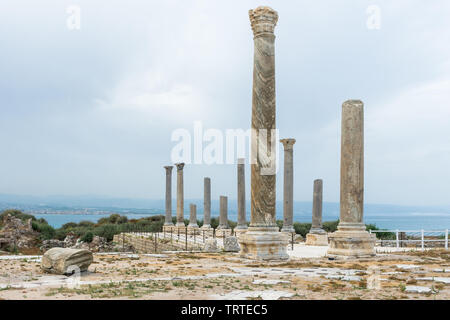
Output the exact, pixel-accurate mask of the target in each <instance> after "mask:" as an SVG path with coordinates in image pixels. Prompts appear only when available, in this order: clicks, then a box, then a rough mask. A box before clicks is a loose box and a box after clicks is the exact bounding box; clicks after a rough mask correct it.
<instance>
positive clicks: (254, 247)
mask: <svg viewBox="0 0 450 320" xmlns="http://www.w3.org/2000/svg"><path fill="white" fill-rule="evenodd" d="M249 17H250V23H251V27H252V30H253V35H254V38H253V40H254V62H253V98H252V139H251V140H252V142H251V144H252V146H251V148H252V157H253V159H251V217H250V227H249V228H248V231H247V232H246V233H245V234H244V235H242V237H240V239H239V240H240V247H241V252H240V253H241V256H242V257H245V258H250V259H261V260H280V259H281V260H285V259H288V255H287V252H286V247H287V244H288V239H287V237H286V235H284V234H282V233H280V232H279V230H278V227H277V225H276V218H275V201H276V197H275V182H276V176H275V170H271V169H270V168H273V169H274V168H276V163H275V161H276V157H275V154H273V153H272V152H271V150H272V149H274V148H276V147H277V146H273V147H272V145H273V144H276V143H277V141H276V140H275V138H274V136H273V135H274V134H275V132H274V131H272V130H275V129H276V126H275V34H274V29H275V26H276V24H277V21H278V13H277V12H276V11H275V10H273V9H271V8H269V7H258V8H256V9H255V10H250V11H249ZM264 133H265V134H266V139H265V138H264ZM264 145H266V146H267V148H266V149H267V151H268V152H265V151H264V149H265V148H264V147H263V146H264ZM267 169H269V170H267Z"/></svg>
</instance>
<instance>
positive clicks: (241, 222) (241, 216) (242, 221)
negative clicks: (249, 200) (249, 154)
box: [234, 159, 248, 235]
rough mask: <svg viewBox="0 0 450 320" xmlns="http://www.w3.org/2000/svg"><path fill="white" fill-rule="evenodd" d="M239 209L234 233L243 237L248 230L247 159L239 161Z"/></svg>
mask: <svg viewBox="0 0 450 320" xmlns="http://www.w3.org/2000/svg"><path fill="white" fill-rule="evenodd" d="M237 209H238V221H237V223H238V224H237V226H236V228H235V230H234V231H235V232H236V233H237V234H239V235H242V233H243V232H246V231H247V229H248V226H247V219H246V217H245V159H238V165H237Z"/></svg>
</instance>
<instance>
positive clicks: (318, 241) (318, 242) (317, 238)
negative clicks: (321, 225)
mask: <svg viewBox="0 0 450 320" xmlns="http://www.w3.org/2000/svg"><path fill="white" fill-rule="evenodd" d="M305 244H306V245H307V246H328V235H327V234H326V233H311V232H310V233H308V234H307V235H306V242H305Z"/></svg>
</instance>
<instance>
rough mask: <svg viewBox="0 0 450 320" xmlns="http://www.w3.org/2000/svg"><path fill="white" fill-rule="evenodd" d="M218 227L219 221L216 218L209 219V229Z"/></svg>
mask: <svg viewBox="0 0 450 320" xmlns="http://www.w3.org/2000/svg"><path fill="white" fill-rule="evenodd" d="M218 226H219V219H218V218H211V227H213V228H214V229H216V228H217V227H218Z"/></svg>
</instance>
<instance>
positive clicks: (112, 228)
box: [94, 224, 120, 241]
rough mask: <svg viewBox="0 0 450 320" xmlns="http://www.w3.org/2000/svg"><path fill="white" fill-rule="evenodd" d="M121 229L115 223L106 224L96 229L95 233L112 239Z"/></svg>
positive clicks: (109, 239)
mask: <svg viewBox="0 0 450 320" xmlns="http://www.w3.org/2000/svg"><path fill="white" fill-rule="evenodd" d="M119 233H120V229H119V228H118V227H117V226H116V225H114V224H104V225H101V226H99V227H97V228H95V230H94V234H95V235H96V236H99V237H103V238H105V239H106V240H108V241H112V239H113V238H114V235H116V234H119Z"/></svg>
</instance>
